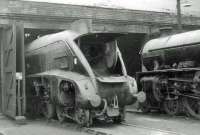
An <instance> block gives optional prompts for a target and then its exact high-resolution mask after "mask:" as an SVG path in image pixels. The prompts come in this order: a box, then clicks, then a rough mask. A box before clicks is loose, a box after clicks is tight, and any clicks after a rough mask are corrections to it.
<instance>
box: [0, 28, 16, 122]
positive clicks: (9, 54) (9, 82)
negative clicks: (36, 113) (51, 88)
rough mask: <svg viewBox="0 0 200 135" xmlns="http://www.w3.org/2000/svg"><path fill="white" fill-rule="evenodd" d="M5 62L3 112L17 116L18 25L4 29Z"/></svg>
mask: <svg viewBox="0 0 200 135" xmlns="http://www.w3.org/2000/svg"><path fill="white" fill-rule="evenodd" d="M2 45H3V47H2V49H3V50H2V53H3V58H2V60H3V62H2V64H3V65H2V68H3V69H2V71H3V76H2V94H3V100H2V102H3V113H4V114H6V115H8V116H10V117H13V118H14V117H15V116H16V109H17V106H16V27H15V25H10V26H6V27H4V29H3V44H2Z"/></svg>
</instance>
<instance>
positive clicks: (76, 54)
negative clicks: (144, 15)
mask: <svg viewBox="0 0 200 135" xmlns="http://www.w3.org/2000/svg"><path fill="white" fill-rule="evenodd" d="M122 35H123V34H120V33H89V34H85V35H81V34H78V33H76V32H73V31H70V30H68V31H63V32H59V33H55V34H50V35H46V36H43V37H41V38H39V39H36V40H35V41H33V42H32V43H31V44H29V45H28V46H27V47H26V54H25V56H26V58H25V60H26V76H27V87H30V86H31V88H29V89H28V91H27V95H29V96H28V98H29V99H27V101H30V102H29V103H27V104H28V106H31V107H29V108H30V110H29V111H30V112H31V111H33V112H35V113H39V114H43V115H44V116H46V117H47V118H48V119H49V118H53V117H54V116H57V118H58V120H59V121H61V122H62V121H64V119H65V118H70V119H72V120H75V121H76V122H77V123H79V124H81V125H83V126H90V125H91V124H92V121H93V119H95V118H100V119H105V120H113V121H114V122H121V121H122V120H123V119H124V117H125V106H126V105H130V104H132V103H134V102H135V101H136V100H137V95H135V94H136V93H137V84H136V81H135V79H134V78H131V77H130V76H128V75H127V72H126V68H125V66H124V62H123V59H122V56H121V53H120V51H119V49H118V46H117V40H116V38H117V37H119V36H122ZM138 97H139V96H138ZM35 106H36V107H35Z"/></svg>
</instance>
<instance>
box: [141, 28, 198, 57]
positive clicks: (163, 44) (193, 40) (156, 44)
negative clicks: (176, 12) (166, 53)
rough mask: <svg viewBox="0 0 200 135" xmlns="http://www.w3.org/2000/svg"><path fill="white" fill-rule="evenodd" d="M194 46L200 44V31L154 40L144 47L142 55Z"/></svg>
mask: <svg viewBox="0 0 200 135" xmlns="http://www.w3.org/2000/svg"><path fill="white" fill-rule="evenodd" d="M194 44H200V30H195V31H190V32H184V33H180V34H175V35H171V36H167V37H161V38H157V39H152V40H150V41H148V42H147V43H146V44H145V45H144V47H143V49H142V50H141V54H144V53H148V52H151V51H156V50H163V49H172V48H175V47H183V46H189V45H194Z"/></svg>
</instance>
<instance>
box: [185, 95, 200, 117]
mask: <svg viewBox="0 0 200 135" xmlns="http://www.w3.org/2000/svg"><path fill="white" fill-rule="evenodd" d="M183 104H184V106H185V108H186V109H187V111H188V113H189V114H190V115H191V116H193V117H195V118H197V119H200V100H198V99H195V98H190V97H185V98H184V99H183Z"/></svg>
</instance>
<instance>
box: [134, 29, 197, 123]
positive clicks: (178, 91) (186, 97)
mask: <svg viewBox="0 0 200 135" xmlns="http://www.w3.org/2000/svg"><path fill="white" fill-rule="evenodd" d="M140 53H141V60H142V72H138V73H137V83H138V89H139V91H144V92H145V93H146V101H145V102H143V103H141V104H140V108H141V110H142V111H143V112H149V111H151V110H160V111H165V112H166V113H167V114H170V115H177V114H181V113H186V114H190V115H192V116H194V117H196V118H198V119H200V30H196V31H190V32H185V33H180V34H175V35H171V36H167V37H161V38H158V39H153V40H150V41H149V42H147V43H146V44H145V45H144V47H143V48H142V50H141V52H140Z"/></svg>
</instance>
